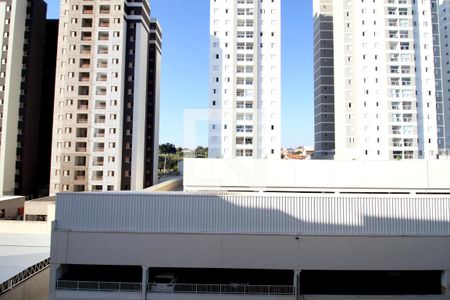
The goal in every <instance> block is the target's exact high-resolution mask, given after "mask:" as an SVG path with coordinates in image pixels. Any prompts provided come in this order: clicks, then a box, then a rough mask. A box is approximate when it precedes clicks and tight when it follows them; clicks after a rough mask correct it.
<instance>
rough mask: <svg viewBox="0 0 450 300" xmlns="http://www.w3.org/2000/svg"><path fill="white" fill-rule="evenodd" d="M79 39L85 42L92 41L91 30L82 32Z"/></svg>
mask: <svg viewBox="0 0 450 300" xmlns="http://www.w3.org/2000/svg"><path fill="white" fill-rule="evenodd" d="M81 40H82V41H85V42H89V41H92V32H82V33H81Z"/></svg>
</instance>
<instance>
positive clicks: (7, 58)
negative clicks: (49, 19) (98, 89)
mask: <svg viewBox="0 0 450 300" xmlns="http://www.w3.org/2000/svg"><path fill="white" fill-rule="evenodd" d="M46 10H47V5H46V3H45V2H44V1H42V0H26V1H12V0H1V1H0V32H1V34H2V38H1V39H0V47H1V49H2V52H1V54H0V55H1V65H0V194H5V195H12V194H18V195H25V196H31V197H32V196H36V195H37V194H38V193H39V192H38V190H39V189H41V188H42V185H39V183H38V182H37V181H36V178H45V177H46V178H47V179H48V175H47V174H48V172H46V173H47V174H43V173H42V172H41V170H40V169H39V161H41V162H46V163H47V164H49V161H50V157H46V156H42V157H41V156H39V153H38V151H36V149H39V148H40V147H41V146H42V144H41V140H40V138H39V137H40V136H41V137H42V138H43V139H45V138H47V137H50V135H51V131H48V130H45V129H43V128H44V127H42V117H41V109H42V107H44V106H45V105H46V104H45V103H48V102H49V97H46V96H45V94H44V93H42V86H41V81H42V79H43V78H45V77H47V76H48V75H49V74H51V72H52V68H51V65H48V66H46V68H44V65H43V60H44V53H45V52H46V51H50V50H49V49H50V47H51V44H48V43H47V41H48V40H51V39H52V38H53V35H54V34H55V33H54V32H48V33H46V19H45V18H46ZM46 86H47V87H48V86H50V87H51V88H53V82H51V81H50V82H49V83H48V85H46ZM51 101H53V99H51ZM47 181H48V180H47Z"/></svg>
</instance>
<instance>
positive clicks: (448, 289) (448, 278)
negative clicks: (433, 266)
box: [441, 270, 450, 300]
mask: <svg viewBox="0 0 450 300" xmlns="http://www.w3.org/2000/svg"><path fill="white" fill-rule="evenodd" d="M441 286H442V294H443V295H445V296H447V298H446V299H449V300H450V270H447V271H443V272H442V275H441Z"/></svg>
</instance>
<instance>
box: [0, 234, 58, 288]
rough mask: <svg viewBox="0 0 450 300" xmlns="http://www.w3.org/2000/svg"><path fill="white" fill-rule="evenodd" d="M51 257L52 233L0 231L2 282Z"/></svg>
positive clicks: (0, 276) (0, 275) (0, 277)
mask: <svg viewBox="0 0 450 300" xmlns="http://www.w3.org/2000/svg"><path fill="white" fill-rule="evenodd" d="M49 257H50V234H20V233H0V283H2V282H5V281H6V280H8V279H10V278H11V277H13V276H15V275H17V274H19V273H20V272H22V271H23V270H26V269H27V268H29V267H31V266H32V265H35V264H37V263H39V262H41V261H43V260H45V259H47V258H49Z"/></svg>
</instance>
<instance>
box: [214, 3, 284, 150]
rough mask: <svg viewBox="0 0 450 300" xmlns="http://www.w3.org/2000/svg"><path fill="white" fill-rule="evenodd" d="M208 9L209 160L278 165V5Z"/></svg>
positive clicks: (227, 5) (230, 5) (216, 5)
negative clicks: (254, 160) (269, 161)
mask: <svg viewBox="0 0 450 300" xmlns="http://www.w3.org/2000/svg"><path fill="white" fill-rule="evenodd" d="M210 9H211V11H210V91H209V99H210V101H209V102H210V103H209V108H210V121H209V149H208V150H209V157H210V158H236V157H238V158H243V157H246V158H262V159H266V158H267V159H279V158H280V148H281V142H280V138H281V130H280V125H281V122H280V114H281V91H280V89H281V72H280V68H281V58H280V54H281V51H280V49H281V45H280V44H281V25H280V23H281V1H280V0H270V1H269V0H268V1H256V0H232V1H217V0H211V6H210Z"/></svg>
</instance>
